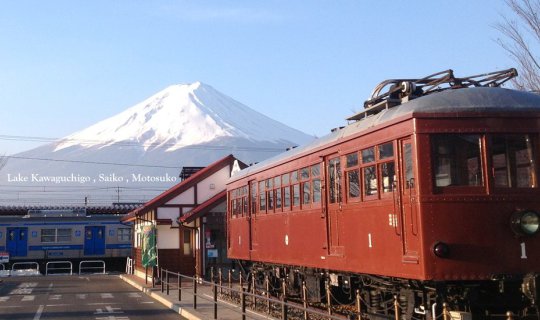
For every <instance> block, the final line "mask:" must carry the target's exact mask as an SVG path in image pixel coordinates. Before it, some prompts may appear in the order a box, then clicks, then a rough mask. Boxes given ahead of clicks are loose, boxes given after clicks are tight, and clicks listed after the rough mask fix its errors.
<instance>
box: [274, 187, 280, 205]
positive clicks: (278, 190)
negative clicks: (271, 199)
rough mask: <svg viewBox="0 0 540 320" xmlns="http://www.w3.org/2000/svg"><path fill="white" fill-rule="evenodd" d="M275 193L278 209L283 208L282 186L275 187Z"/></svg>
mask: <svg viewBox="0 0 540 320" xmlns="http://www.w3.org/2000/svg"><path fill="white" fill-rule="evenodd" d="M274 194H275V198H276V209H281V188H277V189H275V190H274Z"/></svg>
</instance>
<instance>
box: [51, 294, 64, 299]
mask: <svg viewBox="0 0 540 320" xmlns="http://www.w3.org/2000/svg"><path fill="white" fill-rule="evenodd" d="M60 299H62V295H61V294H53V295H51V296H50V297H49V300H60Z"/></svg>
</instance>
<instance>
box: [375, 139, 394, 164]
mask: <svg viewBox="0 0 540 320" xmlns="http://www.w3.org/2000/svg"><path fill="white" fill-rule="evenodd" d="M377 149H378V150H379V160H383V159H388V158H393V157H394V143H393V142H388V143H385V144H381V145H379V146H378V148H377Z"/></svg>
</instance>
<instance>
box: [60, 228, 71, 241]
mask: <svg viewBox="0 0 540 320" xmlns="http://www.w3.org/2000/svg"><path fill="white" fill-rule="evenodd" d="M57 232H58V233H57V242H70V241H71V229H57Z"/></svg>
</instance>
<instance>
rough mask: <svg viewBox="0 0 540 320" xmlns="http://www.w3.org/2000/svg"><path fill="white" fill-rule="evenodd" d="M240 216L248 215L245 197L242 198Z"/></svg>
mask: <svg viewBox="0 0 540 320" xmlns="http://www.w3.org/2000/svg"><path fill="white" fill-rule="evenodd" d="M242 205H243V206H242V215H244V216H247V215H248V214H249V212H248V198H247V195H245V196H243V197H242Z"/></svg>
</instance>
